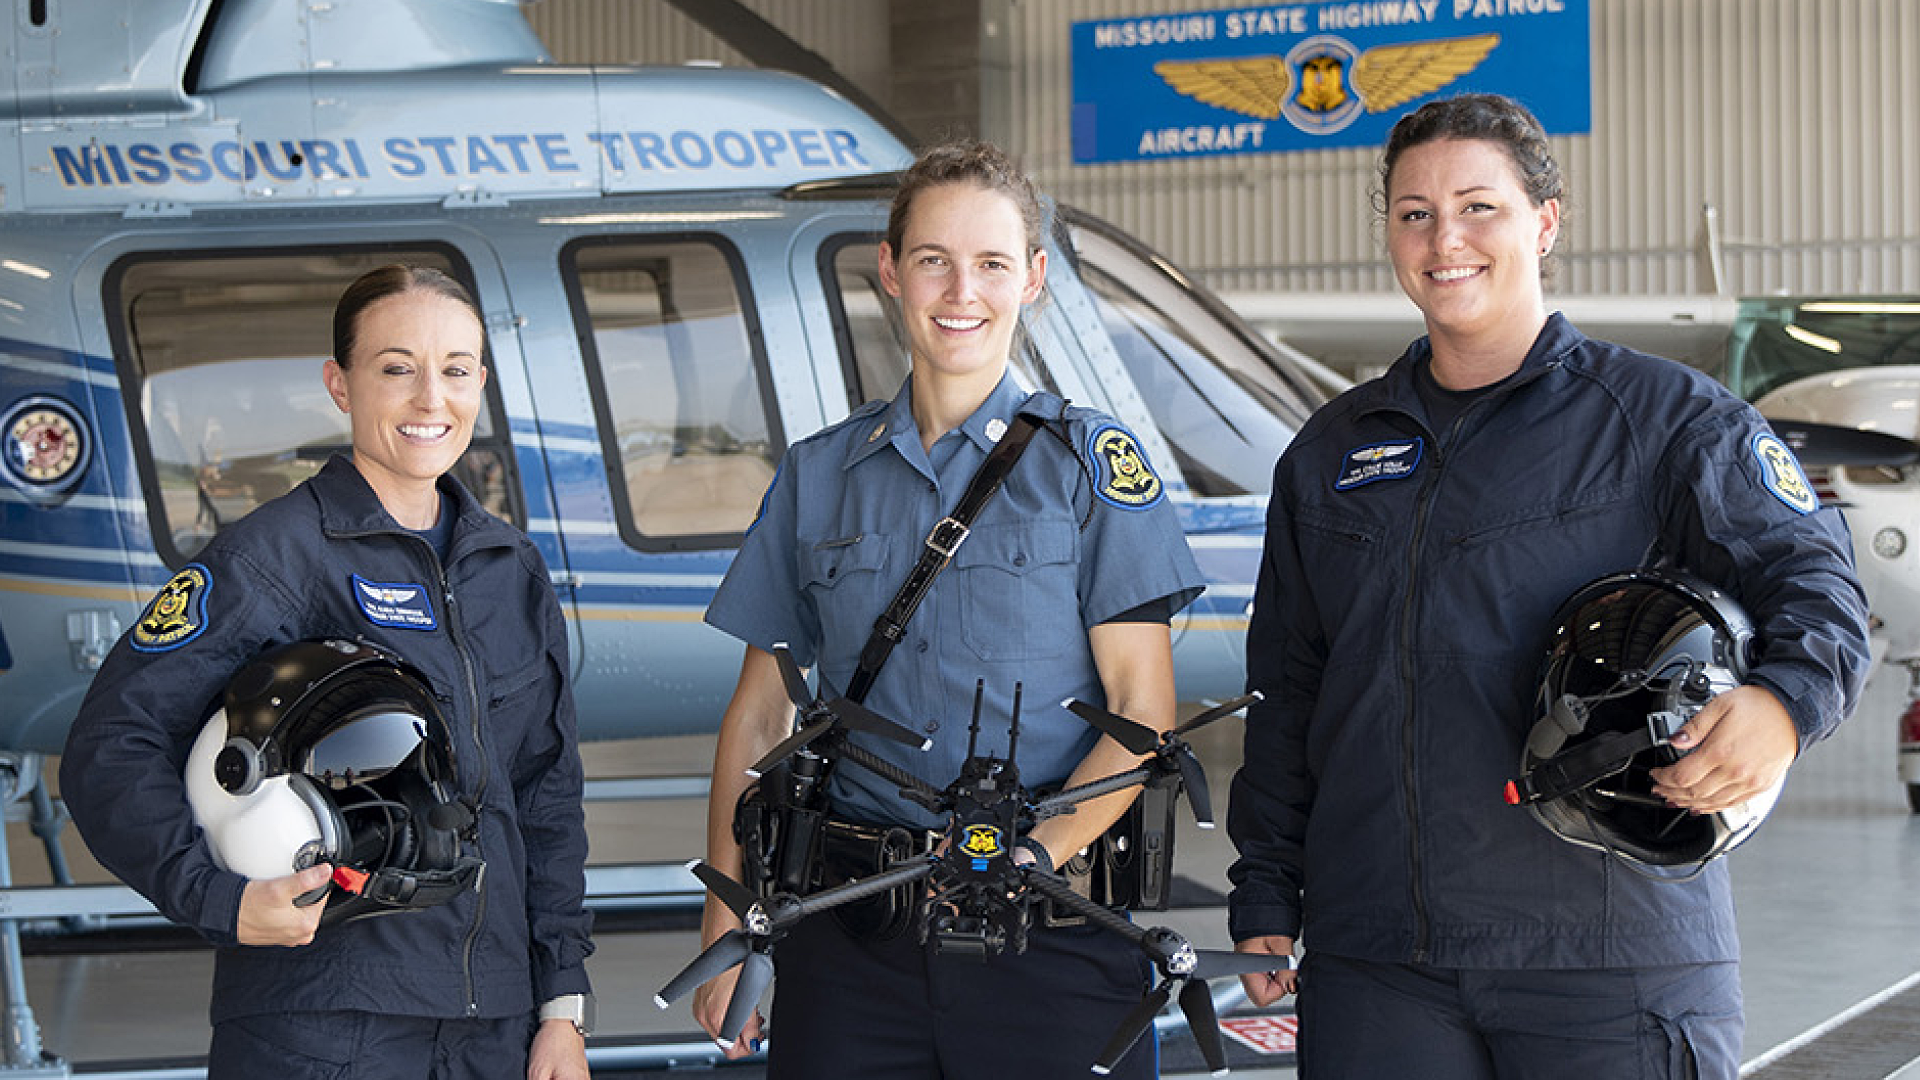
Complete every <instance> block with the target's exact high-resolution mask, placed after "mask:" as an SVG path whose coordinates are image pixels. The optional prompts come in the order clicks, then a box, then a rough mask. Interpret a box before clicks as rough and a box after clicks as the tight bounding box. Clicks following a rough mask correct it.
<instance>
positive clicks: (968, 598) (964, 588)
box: [949, 521, 1086, 660]
mask: <svg viewBox="0 0 1920 1080" xmlns="http://www.w3.org/2000/svg"><path fill="white" fill-rule="evenodd" d="M1077 537H1078V530H1077V529H1076V528H1075V527H1074V525H1073V524H1072V523H1071V522H1066V521H1057V522H1053V521H1031V522H1021V523H1019V524H1013V525H989V526H982V527H979V528H976V529H974V530H973V532H972V534H971V535H969V536H968V537H967V540H966V543H964V544H962V545H961V547H960V550H959V552H957V553H956V554H955V555H954V558H953V566H952V567H951V568H950V571H949V572H950V573H952V574H953V575H954V579H955V582H954V583H955V584H956V585H958V586H959V587H960V589H961V597H960V625H961V634H962V636H963V637H965V638H966V642H967V647H968V648H970V649H971V650H972V651H973V653H974V655H976V656H978V657H979V658H980V659H982V660H1047V659H1051V658H1054V657H1057V656H1060V655H1062V654H1064V653H1066V652H1067V651H1068V649H1069V648H1071V647H1073V646H1075V645H1077V644H1078V643H1079V642H1080V641H1081V640H1082V639H1083V638H1084V637H1085V636H1086V628H1085V627H1083V626H1082V625H1081V623H1080V583H1079V572H1078V569H1077V567H1076V564H1075V560H1074V548H1075V541H1076V539H1077Z"/></svg>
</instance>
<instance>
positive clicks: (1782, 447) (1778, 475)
mask: <svg viewBox="0 0 1920 1080" xmlns="http://www.w3.org/2000/svg"><path fill="white" fill-rule="evenodd" d="M1747 446H1748V448H1749V449H1750V450H1752V451H1753V459H1754V462H1755V463H1756V464H1758V465H1759V467H1760V482H1761V483H1762V484H1765V485H1766V488H1767V490H1768V491H1771V492H1773V497H1774V498H1776V499H1779V500H1780V501H1781V502H1783V503H1786V504H1787V505H1788V506H1789V507H1791V508H1793V510H1794V511H1796V512H1797V513H1802V514H1811V513H1813V512H1814V511H1815V510H1818V509H1820V496H1819V495H1817V494H1815V493H1814V490H1813V484H1812V483H1811V482H1810V481H1809V480H1808V479H1807V474H1806V473H1805V472H1803V471H1802V470H1801V468H1800V459H1798V458H1796V457H1794V456H1793V451H1792V450H1790V449H1788V447H1787V444H1786V443H1785V442H1783V441H1781V439H1780V436H1778V435H1775V434H1774V433H1773V432H1771V431H1762V432H1760V433H1758V434H1756V435H1755V436H1754V437H1753V438H1752V440H1751V441H1749V442H1748V443H1747Z"/></svg>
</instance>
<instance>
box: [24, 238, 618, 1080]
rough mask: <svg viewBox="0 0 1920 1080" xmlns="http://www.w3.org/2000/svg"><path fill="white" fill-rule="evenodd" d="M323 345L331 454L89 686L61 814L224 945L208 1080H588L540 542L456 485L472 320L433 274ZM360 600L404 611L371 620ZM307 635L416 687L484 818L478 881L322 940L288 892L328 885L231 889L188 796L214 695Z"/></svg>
mask: <svg viewBox="0 0 1920 1080" xmlns="http://www.w3.org/2000/svg"><path fill="white" fill-rule="evenodd" d="M333 329H334V355H333V357H332V358H331V359H329V360H327V361H326V363H325V366H324V369H323V377H324V380H325V382H326V386H327V390H328V392H329V393H330V394H331V396H332V398H333V400H334V402H335V404H336V405H337V406H338V408H339V409H340V410H341V411H342V412H344V413H346V414H347V416H348V420H349V424H350V426H351V428H352V443H353V454H352V457H351V459H349V458H347V457H345V456H336V457H334V458H332V459H331V460H329V461H328V462H327V464H326V465H325V466H323V467H322V468H321V470H320V471H319V473H317V474H316V475H315V476H313V477H312V478H311V479H308V480H307V481H305V482H304V483H302V484H301V485H300V486H298V487H296V488H294V489H293V490H292V491H291V492H289V493H288V494H286V495H284V496H282V497H280V498H278V499H275V500H273V501H271V502H268V503H266V504H265V505H263V506H261V507H260V508H259V509H257V510H255V511H254V512H253V513H251V514H249V515H247V516H246V517H245V518H243V519H242V520H240V521H238V522H235V523H234V524H233V525H231V526H228V527H227V528H225V529H223V530H221V532H220V534H219V535H218V536H216V537H214V539H213V541H212V542H211V543H209V544H208V545H207V547H206V548H205V549H204V550H203V551H201V552H200V554H199V555H198V556H197V558H196V561H195V563H194V564H192V565H190V566H188V567H187V568H185V569H183V570H182V571H181V573H180V575H178V576H176V578H175V579H174V582H173V583H170V585H169V586H168V588H167V589H165V590H162V593H161V595H160V597H159V598H158V599H156V600H155V601H154V602H153V604H151V605H149V608H148V610H147V612H145V613H143V616H142V618H141V619H140V620H139V621H138V622H137V623H136V624H135V625H134V627H133V628H132V629H131V630H130V631H129V632H128V634H127V635H126V636H125V637H124V638H122V639H121V641H120V642H119V643H118V644H117V645H116V646H115V647H114V650H113V652H112V653H111V654H110V655H109V656H108V658H107V661H106V663H105V665H104V666H102V668H101V669H100V673H99V674H98V675H97V676H96V677H95V678H94V680H93V683H92V685H91V686H90V687H89V689H88V692H87V697H86V700H85V701H84V702H83V703H82V705H81V708H80V713H79V716H78V717H77V718H76V719H75V721H74V724H73V729H72V731H71V732H70V733H69V735H68V739H67V744H66V751H65V753H64V754H63V756H62V758H61V770H60V783H61V794H62V796H63V797H64V798H65V800H66V802H67V805H68V806H69V807H70V808H71V810H72V812H73V818H74V822H75V824H76V825H78V826H79V828H80V832H81V835H82V836H83V837H85V839H86V841H87V844H88V847H89V848H90V849H91V850H92V851H93V853H94V854H95V856H96V857H98V858H99V860H100V862H101V864H102V865H104V866H106V867H107V869H109V870H111V871H113V872H114V873H115V874H116V875H118V876H119V877H120V878H121V879H122V880H123V881H125V882H127V883H128V884H129V885H131V886H132V887H133V888H135V889H137V890H138V891H139V892H140V893H141V894H142V895H143V896H146V897H147V898H148V899H149V900H152V901H153V903H154V905H155V906H156V907H158V908H159V909H160V911H161V913H163V914H165V915H166V916H167V917H168V918H170V919H172V920H174V921H175V922H177V923H180V924H182V925H184V926H188V927H191V928H193V929H196V930H198V931H199V932H200V933H202V934H203V935H205V936H206V937H207V938H209V939H210V940H211V941H213V943H214V944H215V945H217V946H219V948H218V949H217V952H216V955H215V961H214V989H213V995H212V1003H211V1014H212V1021H213V1042H212V1048H211V1050H210V1053H209V1060H208V1066H207V1073H208V1076H209V1077H210V1078H213V1080H223V1078H225V1080H238V1078H242V1077H247V1078H252V1077H266V1076H270V1077H275V1078H276V1080H305V1078H312V1080H318V1078H320V1077H328V1078H332V1080H401V1078H405V1080H419V1078H422V1077H430V1078H434V1080H494V1078H500V1077H515V1076H522V1075H524V1076H526V1077H528V1078H529V1080H585V1078H586V1075H587V1062H586V1051H585V1044H584V1042H583V1039H582V1034H581V1031H580V1030H579V1027H578V1026H576V1024H575V1023H572V1022H570V1020H571V1019H572V1018H573V1017H574V1016H576V1015H578V1016H581V1017H584V1015H585V1013H584V1009H585V1006H586V1002H587V998H586V995H587V991H588V983H587V973H586V967H585V960H586V957H587V954H588V953H590V952H591V951H592V944H591V942H590V940H589V938H588V930H589V925H590V922H589V917H588V915H587V913H586V911H585V908H584V900H585V891H586V890H585V886H586V875H585V864H586V851H587V837H586V824H585V814H584V811H583V808H582V804H581V786H582V773H581V765H580V755H579V749H578V746H577V744H576V736H575V729H574V717H573V698H572V695H571V693H570V691H569V690H568V687H567V682H566V676H567V672H568V670H569V664H568V660H567V634H566V628H565V624H564V622H563V621H562V617H561V614H560V608H559V604H558V602H557V601H556V599H555V598H554V595H553V589H552V586H551V585H550V584H549V581H548V577H547V570H546V566H545V564H544V562H543V561H542V560H541V558H540V555H539V553H538V552H537V551H535V550H534V548H533V545H532V544H531V543H530V542H529V541H528V540H527V538H526V536H525V535H524V534H522V533H521V532H520V531H519V530H517V529H515V528H513V527H512V526H510V525H508V524H507V523H505V522H503V521H501V520H500V519H499V518H496V517H494V516H493V515H492V514H490V513H488V512H487V511H486V510H485V509H484V508H482V507H481V505H480V504H479V503H478V502H477V501H476V500H475V499H474V498H473V496H472V494H470V493H469V492H468V491H467V490H466V489H465V488H464V487H462V486H461V485H460V484H459V483H458V482H457V481H456V480H454V479H453V478H452V477H451V476H449V475H448V470H449V469H451V468H452V467H453V465H454V464H455V463H456V462H457V461H458V460H459V459H460V456H461V455H462V454H463V453H464V452H465V451H466V449H467V445H468V443H469V442H470V441H471V439H472V436H473V427H474V423H475V420H476V418H477V417H478V415H479V412H480V410H481V409H482V408H483V407H484V402H485V398H484V396H483V394H482V388H483V387H484V386H485V385H486V378H487V369H486V367H485V366H484V359H485V347H486V346H485V334H484V331H483V329H482V323H481V318H480V312H479V309H478V307H477V306H476V305H475V303H474V301H473V298H472V296H471V295H470V294H469V293H468V292H467V290H466V288H465V287H463V286H462V285H461V284H460V283H459V282H457V281H454V280H453V279H452V278H450V277H448V276H447V275H445V274H443V273H441V272H439V271H437V270H432V269H426V268H420V267H409V266H399V265H394V266H385V267H381V268H379V269H376V270H373V271H370V272H368V273H367V274H365V275H362V276H361V277H360V278H359V279H358V280H356V281H355V282H354V283H353V284H352V285H350V286H348V288H347V289H346V291H345V292H344V293H343V294H342V296H341V298H340V301H339V304H338V306H337V307H336V309H335V313H334V327H333ZM374 582H378V583H382V584H387V583H392V584H393V591H395V592H397V593H404V595H406V596H408V597H411V598H412V599H411V600H406V601H397V602H395V603H394V604H389V605H375V604H372V603H371V602H370V601H369V600H368V599H367V591H368V590H367V586H369V585H370V583H374ZM170 597H172V598H174V599H170ZM176 600H177V603H176V602H175V601H176ZM169 604H172V605H173V606H172V607H166V605H169ZM167 611H173V612H174V617H173V618H172V619H171V620H170V621H169V620H162V619H157V618H156V613H165V612H167ZM161 622H166V623H167V630H168V632H167V633H166V634H164V635H156V634H154V633H153V632H152V629H151V628H152V627H153V626H155V625H158V624H159V623H161ZM320 637H340V638H354V639H359V640H362V641H365V642H369V643H371V644H374V645H377V646H379V647H380V648H382V649H385V650H387V651H388V652H390V653H393V654H395V655H397V656H399V657H401V658H402V659H404V660H406V661H407V662H408V664H409V665H410V666H412V667H413V668H415V669H417V670H418V671H419V673H420V674H421V676H422V677H424V678H425V679H426V680H427V682H428V683H429V684H430V689H431V690H432V692H433V693H434V695H435V697H436V698H437V699H438V700H439V701H440V702H441V705H442V707H443V709H444V710H445V713H446V718H447V721H448V725H449V727H450V728H451V729H452V730H453V731H455V732H457V733H459V736H460V737H458V738H455V739H454V740H453V742H454V744H455V745H454V746H453V747H452V748H451V751H452V753H453V754H454V756H455V765H456V770H455V772H456V775H457V776H458V778H459V790H458V795H459V796H460V799H461V801H462V802H464V803H466V804H467V805H468V806H470V807H473V808H475V809H477V810H478V813H477V814H476V815H474V816H475V818H476V819H477V820H476V822H475V823H474V825H473V826H472V827H471V828H470V829H463V830H462V831H463V840H462V843H461V852H462V853H463V854H465V855H470V856H473V857H476V858H478V859H481V860H483V861H484V862H485V863H486V870H487V872H486V873H485V874H484V875H482V876H481V883H480V884H479V885H477V886H476V887H475V888H473V889H471V890H468V891H466V892H463V893H461V894H460V895H457V896H455V897H453V898H452V899H449V900H446V901H445V902H443V903H440V904H437V905H436V906H431V907H422V908H419V909H418V910H415V911H411V912H407V913H405V914H386V915H381V916H379V917H375V918H364V919H359V920H350V921H345V922H340V923H337V924H334V925H329V926H326V927H324V928H323V927H321V926H320V918H321V915H322V913H323V909H324V907H325V905H323V904H318V903H314V904H307V905H302V904H300V903H298V902H297V899H298V898H299V897H301V896H302V894H304V893H307V892H308V891H309V890H312V889H315V888H319V887H324V886H325V885H326V884H327V882H328V880H329V874H330V873H331V870H332V868H331V867H329V866H327V865H325V864H322V865H319V866H314V867H310V868H308V869H305V870H302V871H300V872H298V873H294V874H291V875H288V876H284V877H277V878H261V879H258V880H246V879H244V878H242V877H241V875H239V874H237V873H233V872H231V871H229V870H225V869H222V867H221V865H220V863H219V862H218V861H217V860H216V858H215V856H214V854H213V852H212V850H211V849H210V846H209V843H208V841H207V840H206V838H205V837H204V836H203V835H201V833H200V830H199V829H198V828H197V827H196V825H195V821H194V818H193V816H192V813H191V810H190V808H189V804H188V799H187V789H186V785H185V784H184V783H183V780H182V763H183V762H184V761H185V760H186V759H187V753H188V747H189V746H190V745H191V744H192V743H193V741H194V738H195V736H196V735H197V734H198V733H199V731H200V729H201V726H202V725H203V724H204V723H205V722H206V720H207V717H208V708H209V707H208V702H213V701H218V700H219V698H220V694H221V692H222V691H223V690H224V688H225V687H226V686H227V684H228V682H229V680H231V679H232V677H233V675H234V673H235V672H237V671H239V670H240V669H241V668H242V666H243V665H245V664H247V663H248V662H249V661H251V660H253V659H254V658H255V657H257V656H259V655H260V654H261V653H263V652H265V651H267V650H269V649H272V648H275V647H277V646H281V645H285V644H288V643H290V642H295V641H301V640H306V639H310V638H320ZM543 1016H552V1018H550V1019H542V1017H543ZM581 1026H584V1025H581Z"/></svg>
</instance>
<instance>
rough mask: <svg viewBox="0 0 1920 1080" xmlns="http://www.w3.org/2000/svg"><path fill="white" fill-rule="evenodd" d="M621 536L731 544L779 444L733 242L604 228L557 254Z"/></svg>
mask: <svg viewBox="0 0 1920 1080" xmlns="http://www.w3.org/2000/svg"><path fill="white" fill-rule="evenodd" d="M562 261H563V269H564V272H565V275H566V278H567V283H568V288H569V290H570V292H571V293H572V297H573V304H574V317H575V319H576V320H579V322H580V325H581V335H580V336H581V339H582V341H583V342H585V343H586V346H585V348H586V352H587V353H588V364H587V368H588V378H589V381H590V382H591V383H592V384H593V387H594V397H595V401H594V408H595V410H596V411H597V412H598V413H599V416H600V432H601V436H600V437H601V439H602V440H603V441H604V442H605V450H606V457H607V461H608V462H609V463H611V468H612V469H613V470H614V476H615V488H614V502H615V504H616V507H617V511H616V513H617V514H618V517H619V519H620V528H621V533H622V535H623V536H624V537H625V538H626V539H627V541H628V542H629V543H631V544H633V545H634V546H636V547H639V548H642V549H647V550H684V549H697V548H717V547H725V546H731V545H732V544H734V543H737V542H738V540H739V537H740V534H742V533H744V532H745V531H746V528H747V526H748V525H750V524H752V522H753V516H754V513H755V512H756V511H757V510H758V509H759V506H760V496H761V494H762V493H764V492H765V491H766V489H767V485H768V484H769V483H771V482H772V481H773V470H774V465H775V462H776V461H777V459H778V454H779V451H780V449H781V446H782V444H781V441H780V432H779V430H778V427H777V422H776V421H775V419H774V418H773V415H772V411H771V409H770V408H769V402H770V401H771V399H772V395H771V394H770V393H769V392H768V389H767V387H766V386H765V384H764V379H765V374H764V372H765V370H766V365H765V364H764V363H762V362H760V361H759V359H758V357H757V354H756V350H755V347H754V341H755V340H756V338H757V334H756V333H755V332H754V329H753V327H752V326H751V325H750V323H749V315H748V312H750V311H751V310H752V309H751V306H750V305H749V304H748V303H747V302H746V300H745V297H744V296H743V293H744V289H745V286H744V284H743V276H742V275H741V273H740V271H739V267H738V265H737V263H736V262H735V260H734V259H733V258H731V257H730V255H729V253H728V251H725V250H722V249H721V248H720V247H718V246H716V244H715V243H713V242H711V241H708V240H705V239H689V238H672V239H665V238H647V239H635V238H631V237H621V238H617V239H615V238H608V239H603V240H591V241H583V242H580V243H576V244H574V245H572V246H571V247H569V248H568V249H567V250H566V252H565V253H564V254H563V256H562Z"/></svg>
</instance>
